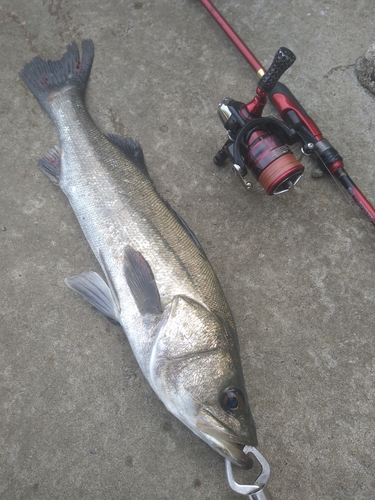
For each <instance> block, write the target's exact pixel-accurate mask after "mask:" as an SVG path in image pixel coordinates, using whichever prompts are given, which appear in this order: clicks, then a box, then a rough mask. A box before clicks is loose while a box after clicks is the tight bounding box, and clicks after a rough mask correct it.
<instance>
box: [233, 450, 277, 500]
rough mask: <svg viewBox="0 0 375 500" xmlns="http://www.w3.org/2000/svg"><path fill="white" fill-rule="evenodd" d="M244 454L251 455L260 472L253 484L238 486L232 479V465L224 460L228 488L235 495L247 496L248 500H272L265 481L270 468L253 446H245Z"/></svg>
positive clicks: (268, 475)
mask: <svg viewBox="0 0 375 500" xmlns="http://www.w3.org/2000/svg"><path fill="white" fill-rule="evenodd" d="M243 451H244V453H246V454H249V453H251V454H252V455H254V457H255V458H256V459H257V460H258V462H259V464H260V465H261V466H262V472H261V473H260V475H259V476H258V478H257V480H256V481H255V483H254V484H250V485H246V484H238V483H237V482H236V481H235V480H234V477H233V470H232V463H231V462H230V460H228V459H227V458H226V459H225V470H226V473H227V480H228V484H229V486H230V487H231V488H232V490H233V491H235V492H236V493H240V494H241V495H249V500H272V498H271V495H270V493H269V491H268V489H267V486H266V484H267V481H268V479H269V477H270V466H269V464H268V462H267V460H266V459H265V458H264V457H263V455H262V454H261V453H260V452H259V451H258V450H257V449H256V448H254V447H253V446H245V447H244V449H243Z"/></svg>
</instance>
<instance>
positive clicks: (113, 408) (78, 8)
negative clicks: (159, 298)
mask: <svg viewBox="0 0 375 500" xmlns="http://www.w3.org/2000/svg"><path fill="white" fill-rule="evenodd" d="M216 5H217V7H218V8H220V9H221V10H222V12H223V13H224V14H225V15H226V17H227V19H228V20H229V21H230V22H231V23H232V24H233V26H234V27H235V28H236V30H237V31H238V32H239V33H240V35H241V36H242V38H243V39H244V40H245V41H246V43H248V45H249V46H250V47H251V48H252V49H253V50H254V52H255V53H256V55H257V57H258V59H259V60H260V61H262V63H263V64H264V65H265V66H268V65H269V64H270V62H271V61H272V58H273V55H274V53H275V52H276V50H277V48H278V47H279V46H282V45H285V46H287V47H289V48H291V49H292V50H293V51H294V52H295V53H296V55H297V58H298V59H297V62H296V63H295V64H294V66H293V67H292V68H291V69H290V70H288V72H287V74H286V75H285V76H284V77H283V79H282V81H283V82H284V83H286V84H287V85H288V86H289V87H290V89H291V90H292V91H293V93H294V94H295V95H296V96H297V97H298V98H299V99H300V101H301V102H302V104H303V106H304V107H305V109H306V110H308V111H309V112H310V114H311V116H312V117H313V118H314V119H315V120H316V121H317V123H318V124H319V126H320V128H321V129H322V130H323V132H324V135H325V136H326V137H327V138H328V139H329V140H330V142H331V143H332V144H333V145H334V146H335V147H336V148H337V149H338V150H339V151H340V153H341V154H342V156H343V157H344V159H345V163H346V166H347V170H348V172H349V173H350V175H351V176H352V177H353V179H354V180H355V182H356V183H357V184H358V186H359V187H360V188H361V189H362V190H363V191H364V193H365V194H366V196H367V197H368V198H369V199H370V200H371V201H372V203H375V168H374V166H375V163H374V161H375V160H374V145H373V144H374V137H375V118H374V116H375V97H374V95H373V94H371V93H370V92H369V91H367V90H365V89H364V88H363V87H362V86H361V85H360V84H359V83H358V81H357V78H356V75H355V71H354V63H355V60H356V59H357V58H358V57H360V56H361V55H362V54H363V53H364V52H365V51H366V49H367V47H368V46H369V45H370V44H371V43H373V42H374V27H375V26H374V21H375V6H374V2H373V1H372V0H361V1H358V2H353V1H351V0H342V1H340V2H339V1H337V0H315V1H309V0H299V1H297V0H292V1H289V2H280V1H276V0H270V1H269V2H264V1H261V0H252V1H251V2H249V1H248V0H230V1H224V0H217V1H216ZM83 38H92V39H93V40H94V42H95V46H96V57H95V61H94V66H93V71H92V76H91V79H90V84H89V89H88V93H87V103H88V107H89V109H90V111H91V113H92V115H93V117H94V118H95V120H96V122H97V123H98V124H99V125H100V127H101V128H102V129H103V131H106V132H115V133H119V134H125V135H130V136H132V137H135V138H137V139H139V141H140V142H141V144H142V145H143V148H144V151H145V156H146V159H147V163H148V165H149V170H150V173H151V175H152V177H153V179H154V181H155V184H156V186H157V188H158V190H159V192H160V193H161V194H162V195H163V196H164V197H165V198H166V199H167V200H169V201H170V203H171V204H172V205H173V207H174V208H175V209H176V210H177V211H178V212H179V213H180V214H181V215H182V216H183V217H184V218H185V220H186V221H187V222H188V223H189V225H190V226H191V227H192V228H193V230H194V231H195V233H196V235H197V236H198V238H199V240H200V241H201V243H202V245H203V247H204V248H205V250H206V253H207V255H208V257H209V259H210V261H211V263H212V264H213V266H214V268H215V269H216V271H217V274H218V276H219V279H220V281H221V283H222V286H223V288H224V290H225V293H226V295H227V298H228V300H229V303H230V305H231V307H232V309H233V313H234V316H235V318H236V322H237V326H238V330H239V338H240V348H241V356H242V363H243V369H244V373H245V379H246V385H247V388H248V392H249V396H250V400H251V406H252V410H253V414H254V418H255V421H256V424H257V430H258V437H259V450H260V451H261V452H262V453H263V455H264V456H265V457H266V458H267V460H268V461H269V463H270V466H271V478H270V481H269V489H270V491H271V493H272V495H273V498H274V499H275V500H276V499H278V500H287V499H288V500H301V499H303V500H310V499H311V500H312V499H314V500H315V499H319V500H342V499H344V498H353V499H355V500H365V499H366V500H367V499H370V498H374V497H375V480H374V478H375V451H374V444H375V443H374V435H375V433H374V414H375V404H374V361H373V359H374V338H373V337H374V330H375V328H374V300H375V281H374V264H375V227H373V226H372V225H371V224H370V223H368V222H367V221H366V220H365V218H364V217H363V216H362V215H361V213H358V210H357V209H355V208H354V209H353V207H352V206H351V205H350V204H349V203H348V202H347V200H346V199H345V197H344V196H343V194H342V193H341V191H340V189H338V187H337V186H336V184H335V183H334V182H333V181H332V180H331V179H330V178H329V177H328V176H327V177H324V178H321V179H314V178H312V177H311V172H312V169H313V166H314V164H315V163H314V161H313V160H312V159H306V160H304V164H305V165H306V174H305V176H304V177H303V179H302V180H301V181H300V183H299V184H298V186H297V187H296V188H295V189H294V190H292V191H290V192H289V193H287V194H284V195H282V196H280V197H273V198H272V197H267V195H266V194H265V193H264V192H262V190H261V189H260V188H259V186H256V187H254V189H253V191H252V192H250V193H247V192H245V190H244V189H243V187H242V186H241V185H240V182H239V181H238V179H236V178H235V177H234V176H233V174H232V172H231V169H230V167H229V166H228V167H226V168H222V169H219V168H217V167H216V166H215V165H213V163H212V157H213V155H214V154H215V153H216V151H217V150H218V149H219V147H220V146H221V145H222V144H223V142H224V140H225V131H224V129H223V127H222V126H221V123H220V122H219V119H218V118H217V116H216V107H217V104H218V103H219V101H220V100H221V99H222V98H224V97H226V96H231V97H234V98H236V99H238V100H243V101H247V100H250V99H251V98H252V96H253V93H254V89H255V87H256V77H255V75H254V74H253V72H252V70H251V69H250V68H249V66H248V65H247V63H246V62H245V61H244V60H243V59H242V57H241V56H240V54H239V53H238V52H237V51H236V49H235V48H234V47H233V46H232V45H231V43H230V42H229V41H228V40H227V39H226V37H225V35H224V34H223V33H222V32H221V31H220V29H219V28H218V27H217V26H216V24H215V23H214V21H213V20H212V19H211V18H210V17H209V15H208V14H207V13H206V11H205V10H204V9H203V7H202V6H201V5H200V3H199V2H198V1H197V0H181V1H178V2H177V1H173V2H171V1H167V0H158V1H157V2H152V1H143V2H135V1H134V0H132V1H129V0H121V1H115V0H108V1H105V2H102V1H98V0H87V1H85V2H82V1H78V0H66V1H60V0H59V1H58V0H28V1H25V0H12V1H10V0H9V1H7V0H3V1H2V2H1V6H0V47H1V51H0V60H1V63H0V67H1V72H0V113H1V115H0V131H1V134H0V149H1V158H2V161H1V170H0V176H1V177H0V179H1V182H0V193H1V194H0V196H1V198H0V227H1V229H2V230H1V231H0V248H1V260H0V276H1V285H0V297H1V303H0V312H1V323H0V331H1V349H0V371H1V402H0V405H1V406H0V412H1V413H0V415H1V416H0V418H1V420H0V458H1V460H0V462H1V480H0V498H1V500H13V499H22V500H26V499H43V500H47V499H48V500H50V499H57V498H59V499H69V500H78V499H90V500H94V499H98V500H99V499H101V500H102V499H111V500H120V499H121V500H124V499H136V500H143V499H152V500H166V499H168V500H172V499H173V500H174V499H179V500H182V499H184V500H185V499H186V500H188V499H205V500H208V499H212V500H213V499H215V500H219V499H223V500H224V499H226V500H228V499H233V500H234V499H236V498H241V497H240V496H239V495H237V494H235V493H233V492H232V491H231V490H230V489H229V487H228V485H227V481H226V477H225V472H224V461H223V459H222V458H221V457H220V456H219V455H217V454H216V453H215V452H214V451H213V450H212V449H211V448H210V447H208V446H207V445H206V444H205V443H203V442H201V441H200V440H199V439H198V438H197V437H196V436H195V435H193V434H192V433H191V432H190V431H189V430H188V429H187V428H185V427H184V426H183V425H182V424H181V423H180V422H179V421H177V420H176V419H175V418H174V417H173V416H172V415H170V414H169V413H168V412H167V411H166V410H165V408H164V407H163V405H162V403H160V402H159V400H158V399H157V397H156V396H155V395H154V393H153V392H152V390H151V388H150V387H149V385H148V384H147V383H146V381H145V380H144V378H143V376H142V374H141V372H140V369H139V368H138V365H137V362H136V361H135V359H134V357H133V355H132V352H131V351H130V348H129V346H128V344H127V341H126V340H125V338H124V337H123V334H122V331H121V329H120V328H119V327H117V326H114V325H112V324H110V323H109V322H108V321H106V320H105V319H104V318H102V317H101V316H100V315H99V314H97V313H95V312H94V311H93V310H92V309H91V308H90V306H89V305H88V304H87V303H85V302H84V301H83V300H81V299H80V298H79V297H78V296H77V295H76V294H74V293H73V292H72V291H70V290H69V289H68V288H67V287H66V286H65V284H64V281H63V280H64V278H65V277H67V276H71V275H74V274H78V273H80V272H82V271H84V270H88V269H92V270H98V269H99V268H98V264H97V262H96V260H95V258H94V256H93V255H92V254H91V252H90V250H89V247H88V244H87V243H86V241H85V239H84V237H83V234H82V232H81V230H80V227H79V225H78V223H77V221H76V219H75V217H74V214H73V212H72V210H71V208H70V206H69V204H68V202H67V200H66V198H65V197H64V195H63V193H62V192H60V191H59V189H58V188H56V187H55V186H53V185H52V184H51V183H50V182H49V181H48V179H47V178H46V177H45V176H43V174H42V173H41V172H40V171H39V169H38V167H37V163H36V160H37V158H39V157H40V156H42V155H43V154H44V153H45V152H46V151H47V150H48V149H50V148H51V147H52V146H53V145H54V144H56V143H57V136H56V133H55V130H54V127H53V125H52V123H51V121H50V120H49V118H48V117H47V115H46V114H45V113H44V112H43V111H42V109H41V108H40V107H39V105H38V103H37V102H36V100H35V99H34V98H33V97H32V95H31V94H30V92H29V91H28V90H27V89H26V88H25V87H24V85H23V84H22V82H21V81H20V79H19V77H18V74H17V71H18V70H19V69H21V68H22V66H23V65H24V63H26V62H28V61H29V60H30V59H31V58H32V57H34V56H35V55H39V56H41V57H43V58H48V59H56V58H59V57H61V55H62V53H63V51H64V49H65V46H66V45H67V44H68V43H70V42H71V41H73V40H77V41H80V40H81V39H83ZM271 111H272V109H271V108H269V110H268V112H271ZM250 476H251V474H249V473H248V475H246V474H245V476H242V475H240V476H239V477H241V480H242V479H243V478H244V480H245V482H246V481H247V480H248V479H250ZM236 477H237V476H236Z"/></svg>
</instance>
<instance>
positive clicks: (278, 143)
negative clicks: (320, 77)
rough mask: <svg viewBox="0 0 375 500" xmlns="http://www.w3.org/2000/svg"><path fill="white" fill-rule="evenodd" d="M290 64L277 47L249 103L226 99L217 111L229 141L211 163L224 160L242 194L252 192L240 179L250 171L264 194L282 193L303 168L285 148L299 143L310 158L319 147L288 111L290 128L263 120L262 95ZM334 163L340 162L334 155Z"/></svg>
mask: <svg viewBox="0 0 375 500" xmlns="http://www.w3.org/2000/svg"><path fill="white" fill-rule="evenodd" d="M295 60H296V57H295V55H294V54H293V52H292V51H291V50H289V49H287V48H285V47H281V48H280V49H279V50H278V51H277V53H276V55H275V58H274V60H273V62H272V64H271V66H270V68H269V69H268V71H267V72H266V73H264V74H263V76H262V77H261V79H260V80H259V82H258V88H257V90H256V95H255V97H254V98H253V99H252V100H251V101H250V102H249V103H247V104H244V103H242V102H238V101H234V100H233V99H230V98H225V99H224V100H223V102H221V103H220V104H219V108H218V114H219V117H220V120H221V121H222V123H223V125H224V127H225V128H226V129H227V131H228V139H227V141H226V143H225V144H224V146H223V147H222V148H221V149H220V151H218V153H217V154H216V156H215V157H214V162H215V163H216V165H218V166H221V165H223V164H224V162H225V160H226V159H227V158H229V159H230V161H231V162H232V163H233V170H234V171H235V172H236V173H237V174H238V175H239V177H240V179H241V180H242V182H243V183H244V185H245V186H246V188H247V189H250V188H251V187H252V183H251V182H250V181H248V180H247V179H246V178H245V177H246V175H247V174H248V172H249V171H250V172H251V173H252V174H253V176H254V178H255V179H256V180H257V181H259V183H260V184H261V185H262V187H263V188H264V190H265V191H266V193H267V194H268V195H273V194H281V193H285V192H286V191H288V190H289V189H290V188H291V187H293V186H295V185H296V184H297V182H298V181H299V180H300V178H301V177H302V174H303V171H304V166H303V165H302V164H301V163H300V162H299V160H297V158H296V157H295V156H294V154H293V153H292V151H291V149H290V146H291V145H292V144H295V143H297V142H299V143H302V152H303V153H305V154H311V153H312V152H313V151H314V150H315V149H316V145H317V143H318V141H317V140H316V138H315V137H314V136H313V135H312V134H311V133H310V132H309V130H307V129H306V128H305V127H303V124H302V122H301V121H300V120H299V119H298V115H297V114H296V112H295V111H294V113H293V110H290V111H289V115H290V116H289V120H288V122H289V123H288V122H286V121H281V120H279V119H277V118H274V117H262V112H263V109H264V106H265V105H266V103H267V96H268V95H269V94H270V93H271V92H272V91H273V90H274V89H275V87H277V84H278V80H279V79H280V77H281V76H282V74H283V73H284V72H285V71H286V70H287V69H288V68H289V67H290V66H291V65H292V64H293V63H294V61H295ZM284 120H285V118H284ZM337 159H340V156H339V155H338V154H337Z"/></svg>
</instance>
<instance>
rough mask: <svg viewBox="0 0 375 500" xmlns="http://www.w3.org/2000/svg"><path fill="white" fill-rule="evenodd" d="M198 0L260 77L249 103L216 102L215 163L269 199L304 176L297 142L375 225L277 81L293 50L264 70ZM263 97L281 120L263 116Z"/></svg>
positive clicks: (337, 161) (330, 150)
mask: <svg viewBox="0 0 375 500" xmlns="http://www.w3.org/2000/svg"><path fill="white" fill-rule="evenodd" d="M200 2H201V3H202V5H203V6H204V7H205V8H206V10H207V11H208V12H209V14H210V15H211V16H212V18H213V19H214V20H215V21H216V22H217V24H218V25H219V26H220V27H221V29H222V30H223V31H224V33H225V34H226V35H227V36H228V38H229V39H230V40H231V42H232V43H233V44H234V45H235V47H236V48H237V49H238V50H239V52H240V53H241V54H242V56H243V57H244V58H245V59H246V61H247V62H248V63H249V65H250V66H251V68H252V69H253V70H254V72H255V73H256V75H257V76H258V78H259V79H260V80H259V82H258V87H257V89H256V94H255V97H254V98H253V99H252V100H251V101H250V102H248V103H247V104H245V103H243V102H239V101H235V100H233V99H230V98H225V99H224V100H223V101H222V102H221V103H220V104H219V107H218V114H219V117H220V119H221V121H222V123H223V125H224V127H225V129H226V130H227V132H228V139H227V141H226V142H225V144H224V145H223V147H222V148H221V149H220V150H219V151H218V153H217V154H216V156H215V157H214V162H215V163H216V165H218V166H221V165H223V164H224V162H225V161H226V160H227V159H228V158H229V159H230V161H231V162H232V164H233V170H234V171H235V172H236V173H237V174H238V176H239V178H240V179H241V181H242V182H243V184H244V185H245V187H246V188H247V189H249V188H251V187H252V183H251V182H250V181H249V180H248V179H247V178H245V177H246V175H247V174H248V172H249V171H250V172H251V173H252V174H253V176H254V177H255V179H256V180H257V181H258V182H259V183H260V184H261V185H262V187H263V188H264V190H265V191H266V193H267V194H268V195H275V194H281V193H284V192H286V191H288V190H289V189H290V188H291V187H293V186H294V185H295V184H297V182H298V181H299V180H300V178H301V177H302V174H303V172H304V167H303V165H302V164H301V163H300V162H299V160H297V159H296V158H295V156H294V154H293V153H292V151H291V149H290V146H291V145H292V144H295V143H297V142H299V143H301V151H302V153H303V154H305V155H307V156H310V155H314V156H316V157H317V158H318V160H319V161H320V164H321V165H322V166H323V167H324V168H325V169H326V170H327V171H328V172H329V173H330V174H331V175H332V177H334V178H335V179H336V180H337V181H338V182H339V183H340V184H341V185H342V186H343V187H344V189H345V190H346V191H347V192H348V193H349V195H350V196H351V197H352V198H353V200H354V201H355V202H356V203H357V204H358V205H359V207H360V208H361V209H362V211H363V212H364V214H365V215H366V216H367V218H368V219H369V220H370V221H371V222H372V223H373V224H374V225H375V208H374V207H373V206H372V205H371V203H370V202H369V200H368V199H367V198H366V197H365V195H364V194H363V193H362V192H361V190H360V189H359V188H358V187H357V186H356V184H355V183H354V181H353V180H352V179H351V178H350V177H349V175H348V173H347V172H346V170H345V169H344V162H343V159H342V157H341V156H340V154H339V153H338V151H337V150H336V149H335V148H334V147H333V146H332V145H331V143H330V142H329V141H328V140H327V139H325V138H324V136H323V134H322V132H321V131H320V130H319V127H318V126H317V124H316V123H315V122H314V120H313V119H312V118H311V116H309V115H308V113H307V112H306V111H305V110H304V108H303V107H302V105H301V104H300V103H299V101H298V100H297V99H296V97H295V96H294V95H293V94H292V92H291V91H290V90H289V89H288V87H286V86H285V85H284V84H282V83H280V82H279V79H280V77H281V76H282V74H283V73H284V72H285V71H286V70H287V69H288V68H289V67H290V66H291V65H292V64H293V63H294V61H295V60H296V57H295V55H294V54H293V52H292V51H291V50H289V49H287V48H285V47H281V48H280V49H279V50H278V51H277V53H276V55H275V58H274V60H273V62H272V64H271V66H270V67H269V69H268V70H266V69H265V68H264V67H263V66H262V65H261V63H260V62H259V61H258V59H257V58H256V57H255V56H254V54H253V53H252V52H251V50H250V49H249V48H248V47H247V46H246V44H245V43H244V41H243V40H242V39H241V38H240V37H239V35H238V34H237V33H236V32H235V31H234V29H233V28H232V27H231V26H230V25H229V23H228V22H227V21H226V19H225V18H224V17H223V15H222V14H221V13H220V12H219V11H218V10H217V8H216V7H215V6H214V5H213V3H212V2H211V1H210V0H200ZM267 98H269V99H270V101H271V103H272V104H273V106H274V107H275V108H276V110H277V111H278V113H279V115H280V118H281V119H278V118H274V117H262V112H263V109H264V106H265V105H266V103H267Z"/></svg>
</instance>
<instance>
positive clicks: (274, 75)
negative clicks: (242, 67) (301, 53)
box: [258, 47, 296, 94]
mask: <svg viewBox="0 0 375 500" xmlns="http://www.w3.org/2000/svg"><path fill="white" fill-rule="evenodd" d="M295 60H296V56H295V55H294V54H293V52H292V51H291V50H290V49H287V48H286V47H280V48H279V50H278V51H277V52H276V55H275V57H274V59H273V61H272V64H271V66H270V67H269V68H268V70H267V71H266V73H265V74H264V75H263V76H262V78H261V79H260V80H259V82H258V87H259V88H260V89H261V90H263V92H266V94H268V93H269V92H271V90H272V89H273V88H274V86H275V85H276V83H277V82H278V81H279V79H280V77H281V75H282V74H283V73H285V71H286V70H287V69H288V68H290V67H291V65H292V64H293V63H294V61H295Z"/></svg>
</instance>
